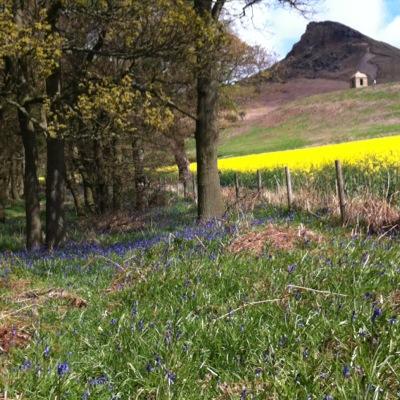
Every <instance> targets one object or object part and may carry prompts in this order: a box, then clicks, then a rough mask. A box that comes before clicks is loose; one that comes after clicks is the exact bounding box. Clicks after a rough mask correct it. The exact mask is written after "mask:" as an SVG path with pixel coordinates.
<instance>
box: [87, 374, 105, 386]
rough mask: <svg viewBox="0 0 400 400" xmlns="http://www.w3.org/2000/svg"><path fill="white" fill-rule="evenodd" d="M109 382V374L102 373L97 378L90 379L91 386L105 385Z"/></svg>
mask: <svg viewBox="0 0 400 400" xmlns="http://www.w3.org/2000/svg"><path fill="white" fill-rule="evenodd" d="M107 382H108V378H107V376H105V375H101V376H99V377H97V378H93V379H90V380H89V385H91V386H98V385H105V384H106V383H107Z"/></svg>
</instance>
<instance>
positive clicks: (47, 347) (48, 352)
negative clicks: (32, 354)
mask: <svg viewBox="0 0 400 400" xmlns="http://www.w3.org/2000/svg"><path fill="white" fill-rule="evenodd" d="M43 357H44V358H49V357H50V346H46V347H45V348H44V350H43Z"/></svg>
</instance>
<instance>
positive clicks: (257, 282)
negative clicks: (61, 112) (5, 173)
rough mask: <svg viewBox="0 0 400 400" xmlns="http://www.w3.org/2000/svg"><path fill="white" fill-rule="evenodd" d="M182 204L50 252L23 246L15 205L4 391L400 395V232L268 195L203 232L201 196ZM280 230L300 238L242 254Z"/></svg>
mask: <svg viewBox="0 0 400 400" xmlns="http://www.w3.org/2000/svg"><path fill="white" fill-rule="evenodd" d="M174 204H175V206H173V207H171V208H169V209H158V210H153V211H152V213H151V215H149V220H154V221H160V220H162V221H163V223H162V224H160V225H157V224H153V225H152V224H151V223H149V224H146V227H147V228H146V229H140V230H136V231H131V232H126V233H122V232H118V231H107V230H104V229H101V230H99V231H94V232H93V231H91V230H93V229H95V228H91V230H84V228H83V227H76V229H75V233H74V235H75V236H74V240H75V241H74V242H70V243H69V244H67V246H66V247H65V248H64V249H62V250H59V251H57V252H54V253H51V254H44V253H40V252H39V253H37V254H27V253H25V252H24V251H23V250H22V246H23V243H22V241H21V237H20V233H21V231H22V225H23V220H22V217H21V215H20V213H19V210H14V209H9V210H8V216H9V217H10V218H11V220H10V223H9V224H8V225H5V226H0V229H1V231H0V232H1V236H2V237H4V236H7V237H11V238H13V240H14V242H15V252H14V253H12V252H3V253H0V276H1V278H0V285H1V297H0V304H1V312H0V318H1V323H0V326H1V329H0V343H1V346H2V352H1V354H0V393H2V394H3V397H4V398H9V399H100V400H101V399H106V400H109V399H297V398H298V399H326V400H327V399H355V398H356V399H396V398H398V395H399V393H400V384H399V372H398V371H399V370H400V357H399V356H400V354H399V348H400V330H399V329H400V324H399V323H398V314H399V311H400V308H399V307H400V297H399V295H400V293H399V283H400V269H399V261H400V248H399V246H398V239H397V238H396V237H395V236H390V235H388V236H385V237H383V238H378V237H374V236H363V235H352V234H351V232H350V230H347V229H345V228H341V227H340V226H338V225H336V224H335V223H334V221H332V220H331V219H329V218H330V217H328V216H327V217H325V218H322V219H321V218H317V217H315V216H313V215H310V214H304V213H302V212H300V211H297V212H294V213H291V214H287V212H286V211H284V210H283V209H280V208H279V207H274V208H272V207H270V206H268V205H267V204H266V203H261V204H260V205H259V206H258V207H257V208H256V209H255V210H254V211H253V213H251V214H246V215H244V214H243V213H239V214H237V213H235V212H232V213H231V214H230V215H229V216H227V218H226V219H225V220H223V221H215V222H211V223H209V224H207V225H204V226H198V225H194V224H193V223H190V222H189V221H193V220H194V217H195V208H194V205H193V204H191V203H190V202H184V201H181V200H180V201H174ZM271 226H272V227H274V229H275V230H276V235H278V236H279V234H282V235H288V238H289V239H290V235H291V234H292V236H293V237H294V238H295V239H294V241H293V240H292V242H293V243H292V246H290V247H287V245H286V244H287V243H286V242H288V240H286V239H284V240H283V241H284V242H285V243H284V244H283V247H281V244H282V243H279V241H278V242H277V243H276V242H269V241H268V240H265V242H263V243H262V246H261V247H260V246H258V247H257V249H255V250H257V251H254V253H253V252H252V248H251V247H250V248H247V250H246V248H245V247H243V249H241V247H242V244H243V243H247V242H248V237H249V235H250V237H251V235H258V234H262V233H263V232H265V231H266V230H267V229H269V228H268V227H271ZM86 229H88V228H86ZM304 229H307V230H308V231H309V232H311V233H310V238H309V239H308V238H307V239H305V240H300V239H299V238H298V235H297V234H296V232H300V230H304ZM290 232H291V234H290ZM316 237H318V242H317V241H315V240H314V239H315V238H316ZM292 239H293V238H292ZM70 240H72V238H70ZM233 244H236V245H235V246H233ZM6 396H8V397H6Z"/></svg>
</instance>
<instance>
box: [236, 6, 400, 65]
mask: <svg viewBox="0 0 400 400" xmlns="http://www.w3.org/2000/svg"><path fill="white" fill-rule="evenodd" d="M235 3H236V7H240V5H239V3H241V2H235V1H234V2H233V3H232V8H233V9H234V8H235ZM324 20H331V21H337V22H341V23H343V24H345V25H348V26H351V27H352V28H354V29H357V30H359V31H360V32H362V33H364V34H366V35H368V36H371V37H372V38H374V39H377V40H382V41H385V42H387V43H390V44H392V45H393V46H396V47H399V48H400V0H320V1H319V3H318V5H317V6H316V9H315V13H314V14H313V15H311V16H309V17H308V19H306V18H304V17H303V16H301V15H299V14H298V13H296V12H294V11H291V10H288V9H282V8H267V7H266V6H265V5H259V6H257V7H256V8H255V9H254V10H253V12H251V13H248V16H247V17H246V18H244V19H241V20H240V21H237V22H236V30H237V32H238V33H239V36H240V37H241V38H242V39H243V40H245V41H246V42H248V43H250V44H259V45H262V46H264V47H265V48H267V49H268V50H271V51H274V52H275V53H276V54H277V55H278V58H282V57H284V56H285V55H286V54H287V53H288V51H290V49H291V48H292V46H293V44H294V43H296V42H297V41H298V40H299V39H300V36H301V35H302V34H303V33H304V31H305V29H306V26H307V24H308V23H309V22H310V21H324Z"/></svg>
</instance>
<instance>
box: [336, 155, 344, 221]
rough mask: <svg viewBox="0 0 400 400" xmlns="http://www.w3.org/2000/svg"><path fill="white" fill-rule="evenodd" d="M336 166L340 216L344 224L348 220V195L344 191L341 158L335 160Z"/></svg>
mask: <svg viewBox="0 0 400 400" xmlns="http://www.w3.org/2000/svg"><path fill="white" fill-rule="evenodd" d="M335 167H336V183H337V190H338V196H339V207H340V217H341V220H342V224H344V223H345V221H346V197H345V193H344V178H343V171H342V164H341V163H340V161H339V160H336V161H335Z"/></svg>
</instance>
